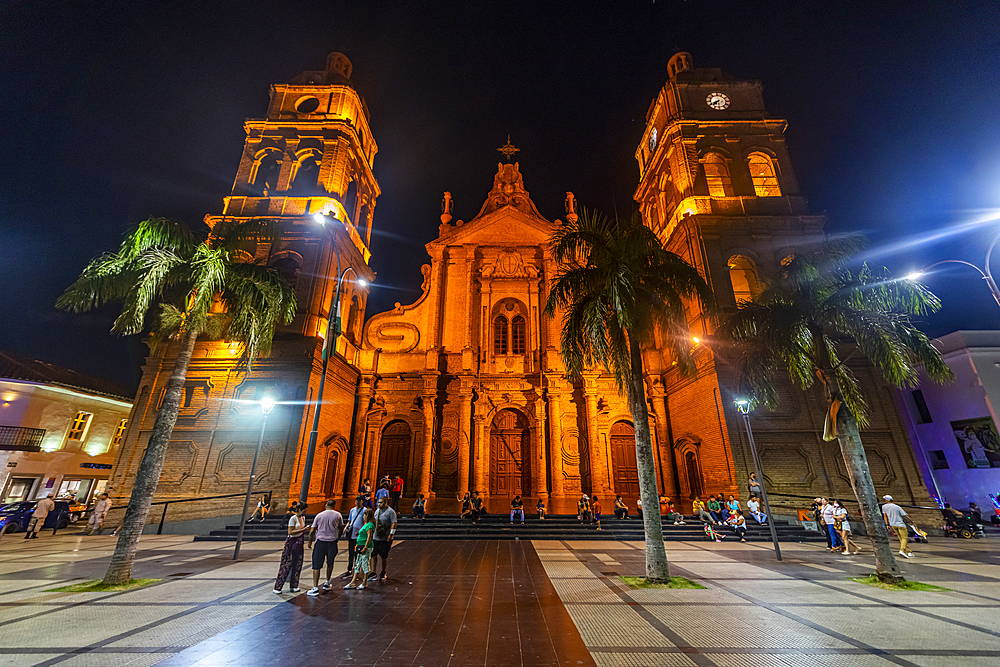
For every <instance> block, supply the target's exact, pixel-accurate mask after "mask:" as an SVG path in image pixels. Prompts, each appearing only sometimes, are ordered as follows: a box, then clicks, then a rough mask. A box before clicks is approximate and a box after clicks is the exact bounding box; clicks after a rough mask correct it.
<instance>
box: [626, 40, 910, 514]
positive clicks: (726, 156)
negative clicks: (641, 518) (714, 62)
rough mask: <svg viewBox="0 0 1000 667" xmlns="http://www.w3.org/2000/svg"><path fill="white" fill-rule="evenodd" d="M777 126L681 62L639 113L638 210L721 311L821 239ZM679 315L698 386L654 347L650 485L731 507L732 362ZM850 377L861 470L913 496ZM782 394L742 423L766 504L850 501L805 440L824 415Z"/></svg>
mask: <svg viewBox="0 0 1000 667" xmlns="http://www.w3.org/2000/svg"><path fill="white" fill-rule="evenodd" d="M787 124H788V123H787V121H786V120H784V119H781V118H775V117H773V116H771V115H770V114H769V113H768V111H767V109H766V107H765V106H764V98H763V87H762V86H761V83H760V82H759V81H752V80H739V79H736V78H734V77H732V76H729V75H728V74H726V73H724V72H723V71H722V70H720V69H709V68H696V67H695V66H694V61H693V58H692V57H691V54H689V53H684V52H682V53H677V54H676V55H674V56H673V57H672V58H671V59H670V61H669V62H668V63H667V80H666V82H665V83H664V85H663V86H662V87H661V88H660V90H659V91H657V94H656V97H655V98H654V99H653V101H652V103H651V104H650V106H649V110H648V111H647V113H646V126H645V130H644V132H643V136H642V138H641V139H640V141H639V145H638V147H637V148H636V150H635V157H636V160H637V161H638V163H639V185H638V187H637V188H636V191H635V195H634V197H635V201H636V202H637V204H638V208H639V211H640V212H641V215H642V218H643V220H644V222H645V224H646V225H647V226H648V227H650V228H651V229H653V230H654V231H656V233H657V234H658V236H659V237H660V239H661V240H662V241H663V242H664V244H665V245H666V247H667V248H668V249H669V250H671V251H672V252H674V253H676V254H678V255H680V256H681V257H683V258H684V259H686V260H687V261H688V262H689V263H691V264H692V265H694V266H695V267H697V268H698V270H699V271H700V272H701V274H702V275H703V276H704V277H705V279H706V280H707V281H708V283H709V285H710V286H711V287H712V289H713V290H714V292H715V295H716V299H717V302H718V305H719V307H720V308H721V309H723V310H726V309H733V308H735V307H736V305H737V303H738V302H739V301H743V300H749V299H752V298H753V297H755V296H756V295H757V294H758V293H759V292H760V290H761V288H762V285H763V284H765V283H766V282H767V280H768V278H769V276H772V275H774V273H775V272H776V270H777V267H779V266H780V263H781V261H782V260H783V259H784V258H786V257H788V256H789V255H793V254H794V253H795V252H797V251H798V249H799V248H800V247H802V246H806V245H811V244H815V243H816V242H818V241H821V240H822V239H823V227H824V224H825V222H826V219H825V217H824V216H821V215H813V214H810V213H809V210H808V206H807V202H806V198H805V197H804V196H803V194H802V192H801V191H800V190H799V185H798V182H797V180H796V178H795V173H794V171H793V170H792V165H791V160H790V158H789V154H788V150H787V147H786V145H785V129H786V127H787ZM688 316H689V320H690V324H691V331H692V333H693V334H694V335H695V336H697V337H698V338H697V339H696V340H695V341H693V342H694V344H695V345H696V351H695V359H696V362H697V374H696V375H695V377H693V378H689V377H682V376H681V374H680V373H679V372H677V370H676V367H675V366H674V365H673V363H672V360H671V359H670V358H669V355H667V354H666V353H665V352H663V351H662V350H660V349H651V350H648V351H647V353H646V357H647V358H646V362H647V369H648V375H647V378H646V382H647V389H648V395H649V397H650V403H651V413H652V414H653V415H654V421H655V425H654V428H656V429H657V436H658V438H657V440H658V442H659V443H661V447H663V446H664V445H665V448H664V449H662V450H661V457H662V458H661V460H662V461H663V462H664V465H663V466H662V467H663V470H661V475H662V478H661V479H662V482H663V487H664V488H665V489H666V491H665V493H666V494H667V495H670V496H672V497H675V498H679V499H680V500H681V501H682V506H684V507H687V506H688V505H687V502H688V501H689V500H690V499H693V498H694V497H695V496H698V495H700V496H702V499H704V498H705V496H706V495H707V494H709V493H719V492H720V491H721V492H723V493H725V494H729V493H733V494H734V495H736V496H737V497H739V496H740V493H741V490H743V496H744V497H745V489H746V479H747V476H748V475H749V472H750V470H751V469H752V465H753V464H752V462H751V461H752V459H751V456H750V453H749V451H748V449H749V447H748V443H747V442H746V440H745V433H744V432H743V431H742V429H741V427H740V421H739V419H738V416H737V414H736V410H735V407H734V405H733V400H734V398H735V397H736V396H735V393H736V392H737V391H738V388H737V380H736V376H735V371H734V367H733V363H732V361H731V360H730V359H728V358H727V350H726V349H725V348H724V347H721V346H720V345H719V344H716V343H715V342H713V340H712V333H713V332H712V328H711V323H710V322H709V321H708V319H707V318H706V317H705V316H704V314H703V313H702V312H700V310H699V309H698V307H697V306H696V305H694V304H690V307H689V309H688ZM696 332H700V333H696ZM852 370H853V371H854V372H855V374H856V375H857V376H859V377H861V378H863V381H864V382H866V383H867V385H866V387H865V390H864V391H865V394H866V396H867V398H868V400H869V401H870V402H871V403H872V412H873V414H877V415H878V417H877V418H873V420H872V424H871V428H870V429H869V430H868V431H866V432H865V434H864V438H865V446H866V449H867V450H869V454H868V456H869V459H872V460H878V461H880V462H881V463H882V464H884V468H883V470H884V471H885V472H884V475H883V477H882V481H881V483H882V484H883V485H884V486H885V487H886V488H889V487H891V486H892V485H896V486H897V488H901V485H902V486H905V485H908V484H909V485H911V486H912V487H913V488H917V487H920V486H921V485H920V483H919V481H918V482H917V483H916V484H913V483H912V482H911V481H910V480H912V479H913V475H914V473H915V472H916V467H915V466H914V465H913V463H912V456H911V455H910V448H909V444H908V442H906V438H905V436H904V435H901V434H902V433H904V432H905V430H904V429H903V428H902V424H901V421H900V418H899V414H898V410H897V407H896V405H895V403H894V402H893V401H892V399H891V396H890V393H889V391H888V388H887V387H886V385H885V384H884V383H882V382H881V381H880V380H878V379H877V378H876V376H875V375H874V374H873V373H871V371H870V368H868V367H867V366H866V365H865V364H864V363H863V362H860V361H855V362H853V363H852ZM780 391H781V392H782V399H781V407H780V408H779V410H778V411H777V412H776V413H769V412H768V411H766V410H758V411H756V412H755V414H754V417H753V419H754V426H753V428H754V432H755V434H756V438H757V441H758V443H759V444H758V448H759V449H760V450H761V451H762V453H761V458H762V464H763V466H764V472H765V480H764V481H765V483H767V484H769V485H770V491H771V492H773V493H775V495H774V496H772V501H771V502H772V505H780V504H783V503H780V502H777V501H779V500H780V499H781V498H782V496H783V494H791V495H804V496H808V497H815V496H817V495H823V496H826V495H829V496H831V497H832V496H839V495H845V496H847V495H850V494H851V493H852V492H851V491H850V485H849V479H848V478H847V475H846V471H845V470H844V468H843V463H842V458H841V457H840V455H839V450H837V448H836V443H832V444H831V443H825V442H822V441H821V438H819V437H818V436H817V435H816V434H817V433H822V414H823V407H822V406H819V405H813V404H812V401H813V400H814V397H813V396H812V394H807V393H804V392H802V391H801V389H800V388H798V387H791V386H784V387H782V388H781V389H780ZM876 404H877V405H878V407H876ZM816 415H820V417H819V418H817V417H816ZM817 419H818V421H817ZM876 422H877V423H876ZM760 443H762V444H760ZM838 461H839V463H838ZM917 475H919V474H918V473H917ZM917 479H918V480H919V476H918V477H917ZM906 488H910V487H906ZM902 493H906V492H905V491H902ZM775 499H777V500H775ZM781 513H785V514H788V513H793V512H791V511H783V512H781Z"/></svg>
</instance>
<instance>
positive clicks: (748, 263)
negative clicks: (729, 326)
mask: <svg viewBox="0 0 1000 667" xmlns="http://www.w3.org/2000/svg"><path fill="white" fill-rule="evenodd" d="M729 281H730V282H731V283H732V285H733V296H734V297H736V303H739V302H740V301H750V300H752V299H754V298H755V297H756V296H757V295H758V294H760V283H759V282H758V280H757V267H756V266H754V263H753V261H752V260H750V259H748V258H746V257H744V256H743V255H733V256H732V257H730V258H729Z"/></svg>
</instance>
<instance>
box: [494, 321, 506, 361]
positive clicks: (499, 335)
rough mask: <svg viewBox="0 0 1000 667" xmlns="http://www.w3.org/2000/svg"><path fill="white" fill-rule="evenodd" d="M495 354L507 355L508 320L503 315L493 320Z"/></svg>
mask: <svg viewBox="0 0 1000 667" xmlns="http://www.w3.org/2000/svg"><path fill="white" fill-rule="evenodd" d="M493 354H507V318H506V317H504V316H503V315H497V318H496V319H495V320H493Z"/></svg>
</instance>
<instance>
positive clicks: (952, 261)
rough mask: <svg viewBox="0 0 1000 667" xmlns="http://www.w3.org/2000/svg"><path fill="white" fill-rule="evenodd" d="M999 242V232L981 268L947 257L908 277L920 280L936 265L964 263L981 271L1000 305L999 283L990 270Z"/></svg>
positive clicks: (988, 249)
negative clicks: (992, 257) (994, 250)
mask: <svg viewBox="0 0 1000 667" xmlns="http://www.w3.org/2000/svg"><path fill="white" fill-rule="evenodd" d="M998 242H1000V234H998V235H997V237H996V238H994V239H993V241H992V242H991V243H990V247H989V248H987V249H986V262H985V264H984V265H983V268H979V267H978V266H976V265H975V264H973V263H972V262H966V261H965V260H962V259H945V260H942V261H940V262H934V263H933V264H931V265H930V266H927V267H925V268H923V269H920V270H919V271H914V272H912V273H910V274H909V275H907V276H906V279H907V280H919V279H920V278H921V277H922V276H923V275H924V274H925V273H927V272H928V271H929V270H930V269H933V268H934V267H935V266H940V265H942V264H964V265H965V266H970V267H972V268H973V269H975V270H976V271H978V272H979V275H981V276H982V277H983V280H985V281H986V286H987V287H989V288H990V293H991V294H992V295H993V298H994V299H995V300H996V302H997V305H998V306H1000V289H998V288H997V283H996V281H995V280H993V271H991V270H990V257H991V256H992V255H993V249H994V248H996V247H997V243H998Z"/></svg>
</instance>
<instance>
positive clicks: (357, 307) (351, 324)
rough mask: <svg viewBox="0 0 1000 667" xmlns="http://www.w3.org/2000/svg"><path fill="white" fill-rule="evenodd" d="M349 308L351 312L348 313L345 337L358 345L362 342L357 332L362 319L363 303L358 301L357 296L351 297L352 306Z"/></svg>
mask: <svg viewBox="0 0 1000 667" xmlns="http://www.w3.org/2000/svg"><path fill="white" fill-rule="evenodd" d="M348 307H349V308H350V311H349V312H348V313H347V328H346V329H344V335H345V336H347V337H348V338H349V339H351V341H352V342H354V343H355V344H357V343H358V341H359V340H360V336H359V335H358V331H357V329H358V320H359V319H360V318H361V302H360V301H359V300H358V295H357V294H355V295H354V296H352V297H351V305H350V306H348Z"/></svg>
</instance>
